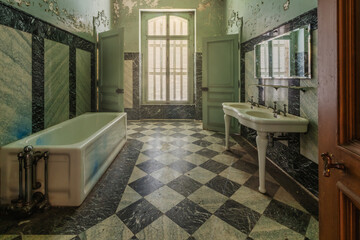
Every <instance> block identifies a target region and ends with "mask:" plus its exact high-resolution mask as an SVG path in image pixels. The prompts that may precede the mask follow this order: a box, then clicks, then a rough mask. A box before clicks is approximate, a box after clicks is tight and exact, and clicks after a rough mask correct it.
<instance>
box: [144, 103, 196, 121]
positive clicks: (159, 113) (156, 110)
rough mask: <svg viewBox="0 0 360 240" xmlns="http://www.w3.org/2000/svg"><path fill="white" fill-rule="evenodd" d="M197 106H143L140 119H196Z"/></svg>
mask: <svg viewBox="0 0 360 240" xmlns="http://www.w3.org/2000/svg"><path fill="white" fill-rule="evenodd" d="M194 117H195V105H142V106H141V108H140V119H194Z"/></svg>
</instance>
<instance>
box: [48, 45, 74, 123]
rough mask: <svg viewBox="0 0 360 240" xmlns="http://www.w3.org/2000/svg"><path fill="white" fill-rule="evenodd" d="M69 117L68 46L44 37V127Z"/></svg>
mask: <svg viewBox="0 0 360 240" xmlns="http://www.w3.org/2000/svg"><path fill="white" fill-rule="evenodd" d="M67 119H69V47H68V46H66V45H64V44H61V43H57V42H54V41H50V40H46V39H45V128H48V127H51V126H53V125H56V124H58V123H60V122H63V121H65V120H67Z"/></svg>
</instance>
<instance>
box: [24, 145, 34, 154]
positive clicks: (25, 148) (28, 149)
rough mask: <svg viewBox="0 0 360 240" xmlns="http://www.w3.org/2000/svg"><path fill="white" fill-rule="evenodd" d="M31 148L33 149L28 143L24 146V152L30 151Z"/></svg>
mask: <svg viewBox="0 0 360 240" xmlns="http://www.w3.org/2000/svg"><path fill="white" fill-rule="evenodd" d="M33 149H34V148H33V146H31V145H28V146H25V147H24V152H25V153H28V152H31V151H32V150H33Z"/></svg>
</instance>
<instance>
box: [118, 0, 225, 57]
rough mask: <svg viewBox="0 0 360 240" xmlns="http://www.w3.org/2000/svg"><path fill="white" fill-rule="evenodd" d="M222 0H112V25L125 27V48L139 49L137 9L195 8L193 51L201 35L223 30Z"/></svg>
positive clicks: (206, 35)
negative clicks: (194, 43) (194, 42)
mask: <svg viewBox="0 0 360 240" xmlns="http://www.w3.org/2000/svg"><path fill="white" fill-rule="evenodd" d="M225 7H226V2H225V0H113V4H112V16H113V18H112V22H111V27H112V28H118V27H124V28H125V52H139V9H176V8H177V9H196V31H197V33H196V51H197V52H201V51H202V39H203V38H204V37H210V36H220V35H223V34H225V33H226V32H225V29H224V25H225Z"/></svg>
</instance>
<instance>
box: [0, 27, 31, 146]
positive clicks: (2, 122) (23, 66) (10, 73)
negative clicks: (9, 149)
mask: <svg viewBox="0 0 360 240" xmlns="http://www.w3.org/2000/svg"><path fill="white" fill-rule="evenodd" d="M31 43H32V39H31V35H30V34H28V33H25V32H22V31H18V30H14V29H12V28H9V27H5V26H3V25H0V73H1V74H0V112H1V114H0V146H3V145H6V144H8V143H10V142H13V141H16V140H18V139H21V138H23V137H26V136H28V135H30V134H31V130H32V121H31V119H32V107H31V104H32V103H31V92H32V82H31V69H32V60H31V57H32V47H31Z"/></svg>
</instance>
